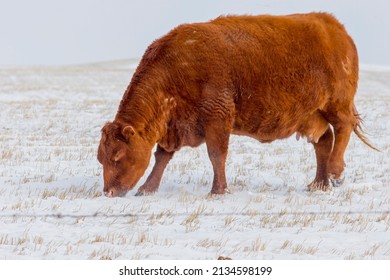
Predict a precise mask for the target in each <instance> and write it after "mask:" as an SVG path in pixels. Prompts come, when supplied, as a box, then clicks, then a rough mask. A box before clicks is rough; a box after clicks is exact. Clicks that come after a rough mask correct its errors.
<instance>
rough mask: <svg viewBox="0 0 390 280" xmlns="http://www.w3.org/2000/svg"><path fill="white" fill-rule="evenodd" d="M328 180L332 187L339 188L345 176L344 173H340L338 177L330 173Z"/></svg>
mask: <svg viewBox="0 0 390 280" xmlns="http://www.w3.org/2000/svg"><path fill="white" fill-rule="evenodd" d="M329 178H330V181H331V182H332V185H333V187H335V188H339V187H341V186H342V185H343V184H344V181H345V176H344V173H341V175H340V177H339V178H335V175H333V174H332V175H330V177H329Z"/></svg>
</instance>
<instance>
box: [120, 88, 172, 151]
mask: <svg viewBox="0 0 390 280" xmlns="http://www.w3.org/2000/svg"><path fill="white" fill-rule="evenodd" d="M166 99H167V98H166V97H165V96H164V94H163V91H160V90H155V87H153V86H152V85H150V86H149V87H148V88H147V89H145V88H143V87H141V86H132V85H131V84H130V85H129V87H128V88H127V90H126V92H125V94H124V96H123V99H122V101H121V104H120V106H119V109H118V112H117V115H116V117H115V121H116V122H118V123H120V124H121V125H122V126H127V125H131V126H133V127H134V128H135V130H136V131H138V132H139V133H140V135H141V136H142V137H143V138H144V139H145V140H147V141H148V142H150V143H151V144H154V143H157V142H158V141H159V139H161V138H162V137H163V134H164V133H165V124H166V122H167V117H168V114H167V113H166V110H167V108H166V106H164V104H165V103H166V101H165V100H166Z"/></svg>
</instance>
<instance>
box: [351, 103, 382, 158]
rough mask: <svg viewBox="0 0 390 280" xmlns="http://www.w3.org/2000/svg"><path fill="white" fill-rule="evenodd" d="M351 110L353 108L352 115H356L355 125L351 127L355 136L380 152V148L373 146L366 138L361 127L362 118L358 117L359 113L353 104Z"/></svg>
mask: <svg viewBox="0 0 390 280" xmlns="http://www.w3.org/2000/svg"><path fill="white" fill-rule="evenodd" d="M353 110H354V115H355V117H356V120H357V122H356V125H355V127H354V129H353V132H355V134H356V136H357V137H359V139H360V140H361V141H362V142H363V143H364V144H366V145H367V146H368V147H370V148H371V149H373V150H375V151H377V152H380V150H379V149H378V148H376V147H375V146H373V145H372V144H371V143H370V142H369V141H368V139H367V137H366V136H365V135H364V131H363V128H362V123H363V119H362V118H361V117H360V115H359V113H358V112H357V110H356V108H355V106H353Z"/></svg>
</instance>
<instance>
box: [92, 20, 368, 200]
mask: <svg viewBox="0 0 390 280" xmlns="http://www.w3.org/2000/svg"><path fill="white" fill-rule="evenodd" d="M358 72H359V69H358V54H357V50H356V47H355V45H354V43H353V41H352V39H351V38H350V36H349V35H348V34H347V32H346V30H345V28H344V26H343V25H342V24H340V23H339V22H338V21H337V20H336V19H335V18H334V17H333V16H332V15H329V14H326V13H310V14H295V15H288V16H268V15H265V16H223V17H219V18H217V19H215V20H213V21H210V22H206V23H195V24H183V25H180V26H178V27H176V28H175V29H173V30H172V31H171V32H169V33H168V34H167V35H165V36H163V37H162V38H160V39H158V40H156V41H154V42H153V43H152V44H151V45H150V46H149V47H148V49H147V50H146V52H145V54H144V56H143V58H142V60H141V62H140V64H139V66H138V68H137V70H136V72H135V73H134V76H133V78H132V80H131V82H130V84H129V86H128V88H127V90H126V92H125V94H124V96H123V99H122V101H121V104H120V106H119V109H118V113H117V115H116V117H115V120H114V121H113V123H109V124H107V125H106V126H105V127H104V128H103V130H102V140H101V144H100V146H99V155H100V156H99V161H100V162H101V163H102V164H103V169H104V174H109V175H105V176H104V184H105V186H104V191H105V193H106V195H107V196H117V195H123V194H124V193H126V191H127V190H130V189H132V188H133V187H134V185H135V184H136V182H137V181H138V180H139V179H140V177H141V176H142V174H143V173H144V171H145V169H146V167H147V164H148V162H149V158H150V154H151V152H150V151H151V150H152V148H153V146H154V145H155V144H157V150H156V152H155V157H156V164H155V166H154V168H153V170H152V173H151V174H150V175H149V177H148V179H147V180H146V182H145V184H144V185H142V186H141V187H140V188H139V192H138V193H139V194H143V193H153V192H155V191H156V190H157V189H158V186H159V184H160V180H161V177H162V174H163V171H164V169H165V167H166V165H167V164H168V162H169V160H170V159H171V158H172V156H173V154H174V153H175V152H176V151H178V150H180V148H181V147H183V146H192V147H196V146H199V145H200V144H202V143H206V145H207V150H208V154H209V157H210V160H211V162H212V165H213V170H214V180H213V184H212V189H211V193H212V194H223V193H225V192H226V191H227V186H226V177H225V160H226V155H227V149H228V143H229V136H230V134H238V135H246V136H250V137H253V138H255V139H258V140H259V141H261V142H271V141H274V140H276V139H282V138H287V137H290V136H291V135H292V134H294V133H297V138H298V139H299V137H301V136H302V137H303V136H304V137H307V138H308V140H309V141H310V142H312V143H313V145H314V149H315V153H316V158H317V173H316V177H315V178H314V181H313V183H312V184H311V185H310V187H311V188H312V189H315V188H320V189H323V190H326V189H327V187H328V186H329V180H330V179H334V180H341V179H342V173H343V170H344V152H345V149H346V147H347V144H348V141H349V138H350V134H351V132H352V131H354V132H355V133H356V134H357V136H359V138H360V139H361V140H362V141H363V142H365V143H366V144H368V145H369V143H368V142H367V140H366V138H365V137H364V135H363V134H362V132H361V130H360V118H359V115H358V114H357V111H356V109H355V106H354V101H353V100H354V96H355V93H356V89H357V83H358ZM118 141H119V142H120V147H119V148H118V147H116V149H112V148H111V146H118V143H119V142H118ZM122 144H123V145H122ZM118 149H119V152H120V153H121V154H122V157H121V160H120V161H115V160H114V158H115V154H116V153H118ZM110 151H111V152H110ZM113 178H114V179H113Z"/></svg>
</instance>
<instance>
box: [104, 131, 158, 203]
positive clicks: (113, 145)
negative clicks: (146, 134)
mask: <svg viewBox="0 0 390 280" xmlns="http://www.w3.org/2000/svg"><path fill="white" fill-rule="evenodd" d="M151 150H152V147H151V146H150V144H149V143H148V142H147V141H145V140H144V139H143V138H142V137H141V136H140V135H139V134H138V133H137V131H136V130H135V129H134V128H133V127H132V126H125V127H122V126H120V125H119V124H117V123H107V124H106V125H105V126H104V127H103V128H102V138H101V140H100V144H99V149H98V156H97V157H98V160H99V162H100V163H101V164H102V165H103V178H104V194H105V195H106V196H107V197H115V196H124V195H126V193H127V192H128V191H130V190H131V189H133V188H134V186H135V184H136V183H137V182H138V180H139V179H140V178H141V177H142V175H143V174H144V172H145V170H146V168H147V167H148V164H149V160H150V156H151Z"/></svg>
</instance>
